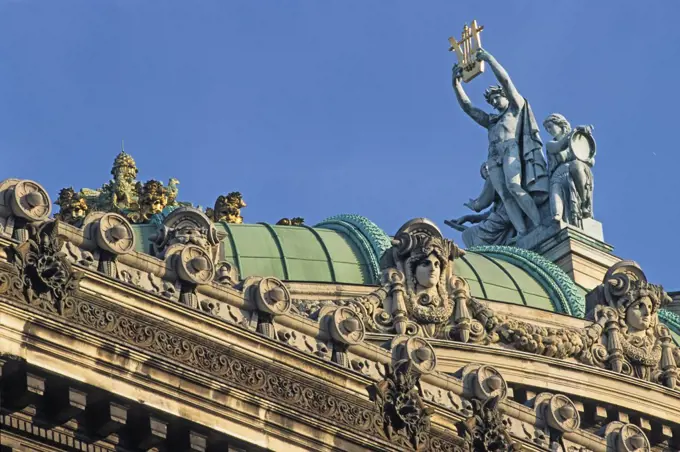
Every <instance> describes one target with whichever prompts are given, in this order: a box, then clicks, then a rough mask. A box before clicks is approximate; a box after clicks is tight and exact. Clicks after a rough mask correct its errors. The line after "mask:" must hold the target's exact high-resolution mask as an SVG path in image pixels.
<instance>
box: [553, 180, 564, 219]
mask: <svg viewBox="0 0 680 452" xmlns="http://www.w3.org/2000/svg"><path fill="white" fill-rule="evenodd" d="M550 212H551V213H552V216H553V220H556V221H560V220H562V215H563V213H564V203H563V202H562V181H561V180H560V181H556V182H553V183H552V184H550Z"/></svg>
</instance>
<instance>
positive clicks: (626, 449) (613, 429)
mask: <svg viewBox="0 0 680 452" xmlns="http://www.w3.org/2000/svg"><path fill="white" fill-rule="evenodd" d="M604 436H605V439H606V440H607V450H613V451H615V452H650V451H651V450H652V447H651V445H650V444H649V440H648V439H647V436H646V435H645V433H644V432H643V431H642V429H640V427H638V426H636V425H633V424H624V423H623V422H619V421H614V422H610V423H609V424H607V426H606V427H605V430H604Z"/></svg>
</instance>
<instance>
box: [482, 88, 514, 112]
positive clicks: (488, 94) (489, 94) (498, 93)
mask: <svg viewBox="0 0 680 452" xmlns="http://www.w3.org/2000/svg"><path fill="white" fill-rule="evenodd" d="M484 98H485V99H486V101H487V102H488V103H489V105H491V106H492V107H493V108H495V109H496V110H498V111H503V110H505V109H506V108H508V105H510V103H509V102H508V98H507V96H506V95H505V91H503V88H501V87H500V86H498V85H493V86H490V87H488V88H487V90H486V91H484Z"/></svg>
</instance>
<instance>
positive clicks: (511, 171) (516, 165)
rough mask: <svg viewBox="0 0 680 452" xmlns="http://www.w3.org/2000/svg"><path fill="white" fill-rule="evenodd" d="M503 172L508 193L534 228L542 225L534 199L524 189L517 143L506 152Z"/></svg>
mask: <svg viewBox="0 0 680 452" xmlns="http://www.w3.org/2000/svg"><path fill="white" fill-rule="evenodd" d="M503 172H504V173H505V183H506V185H507V187H508V191H509V192H510V194H511V195H512V197H513V198H515V200H516V201H517V204H518V205H519V207H520V209H522V211H523V212H524V213H525V214H526V216H527V217H528V218H529V220H530V221H531V222H532V223H533V224H534V226H538V225H539V224H540V223H541V214H540V213H539V212H538V207H536V203H535V202H534V200H533V198H532V197H531V196H530V195H529V193H527V192H526V191H525V190H524V188H523V187H522V162H521V161H520V159H519V146H518V145H517V144H516V143H512V144H511V145H509V146H508V148H507V149H506V151H505V157H504V158H503ZM509 213H510V211H508V214H509ZM513 223H514V222H513ZM518 232H519V231H518Z"/></svg>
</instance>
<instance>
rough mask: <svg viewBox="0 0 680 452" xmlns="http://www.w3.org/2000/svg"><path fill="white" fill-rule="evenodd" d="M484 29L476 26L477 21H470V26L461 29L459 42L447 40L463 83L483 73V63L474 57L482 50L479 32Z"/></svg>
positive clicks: (454, 39)
mask: <svg viewBox="0 0 680 452" xmlns="http://www.w3.org/2000/svg"><path fill="white" fill-rule="evenodd" d="M483 29H484V27H479V26H477V21H476V20H473V21H472V26H470V27H468V25H467V24H465V26H464V27H463V36H462V37H461V40H460V42H458V41H456V38H453V37H451V38H449V43H450V44H451V47H449V51H455V52H456V56H457V57H458V66H459V67H460V68H461V75H462V78H463V81H464V82H465V83H467V82H469V81H470V80H472V79H473V78H475V77H477V76H478V75H479V74H481V73H482V72H484V61H482V60H478V59H477V57H476V53H477V50H479V49H481V48H482V40H481V35H480V33H481V31H482V30H483Z"/></svg>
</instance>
